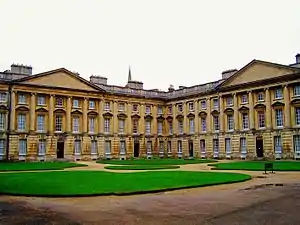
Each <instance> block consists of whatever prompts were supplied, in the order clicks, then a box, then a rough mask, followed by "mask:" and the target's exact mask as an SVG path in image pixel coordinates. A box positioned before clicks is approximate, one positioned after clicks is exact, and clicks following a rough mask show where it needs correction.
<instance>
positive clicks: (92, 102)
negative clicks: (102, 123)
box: [89, 100, 96, 109]
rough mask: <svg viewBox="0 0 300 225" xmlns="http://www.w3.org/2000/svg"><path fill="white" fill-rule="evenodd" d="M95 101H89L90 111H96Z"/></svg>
mask: <svg viewBox="0 0 300 225" xmlns="http://www.w3.org/2000/svg"><path fill="white" fill-rule="evenodd" d="M95 108H96V107H95V101H94V100H90V101H89V109H95Z"/></svg>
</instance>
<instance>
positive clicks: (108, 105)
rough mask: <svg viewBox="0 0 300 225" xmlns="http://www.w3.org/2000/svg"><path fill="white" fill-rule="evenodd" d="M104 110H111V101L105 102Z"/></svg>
mask: <svg viewBox="0 0 300 225" xmlns="http://www.w3.org/2000/svg"><path fill="white" fill-rule="evenodd" d="M104 111H110V102H104Z"/></svg>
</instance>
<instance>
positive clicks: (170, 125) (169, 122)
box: [168, 121, 173, 134]
mask: <svg viewBox="0 0 300 225" xmlns="http://www.w3.org/2000/svg"><path fill="white" fill-rule="evenodd" d="M168 125H169V134H173V121H168Z"/></svg>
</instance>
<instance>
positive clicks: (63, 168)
mask: <svg viewBox="0 0 300 225" xmlns="http://www.w3.org/2000/svg"><path fill="white" fill-rule="evenodd" d="M87 166H88V165H86V164H80V163H78V165H73V166H67V167H62V168H39V169H24V170H23V169H11V170H1V169H0V172H3V173H4V172H18V171H20V172H21V171H22V172H26V171H28V172H31V171H43V170H65V169H71V168H77V167H87Z"/></svg>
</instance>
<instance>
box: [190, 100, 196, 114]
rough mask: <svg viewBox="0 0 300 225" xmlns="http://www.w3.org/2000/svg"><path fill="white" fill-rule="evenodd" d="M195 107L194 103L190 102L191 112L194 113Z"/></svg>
mask: <svg viewBox="0 0 300 225" xmlns="http://www.w3.org/2000/svg"><path fill="white" fill-rule="evenodd" d="M194 110H195V107H194V102H189V111H190V112H194Z"/></svg>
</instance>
